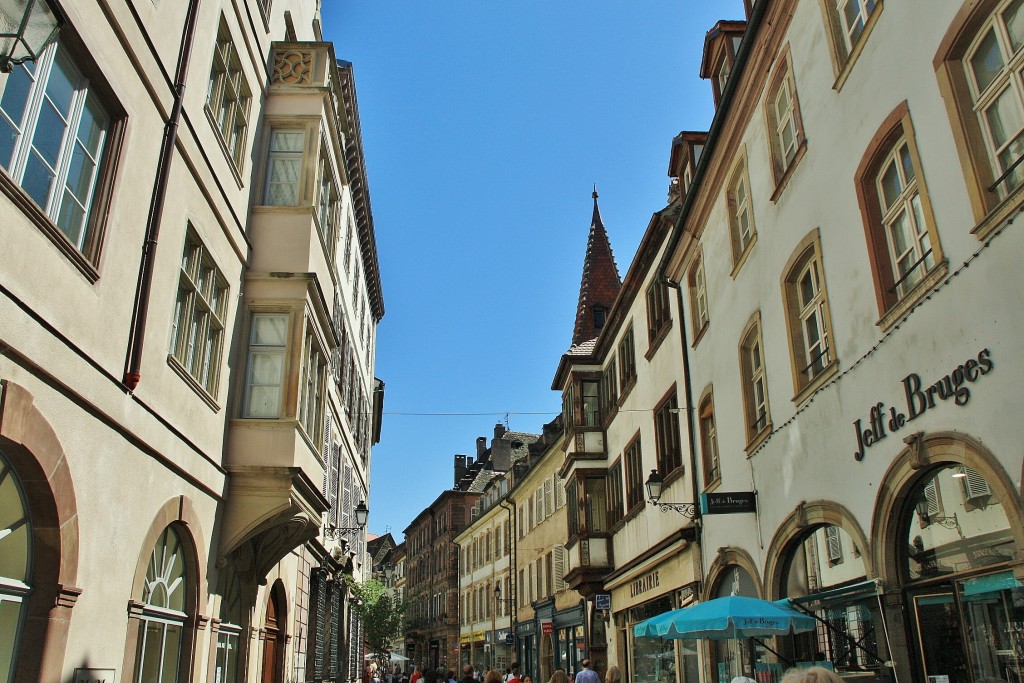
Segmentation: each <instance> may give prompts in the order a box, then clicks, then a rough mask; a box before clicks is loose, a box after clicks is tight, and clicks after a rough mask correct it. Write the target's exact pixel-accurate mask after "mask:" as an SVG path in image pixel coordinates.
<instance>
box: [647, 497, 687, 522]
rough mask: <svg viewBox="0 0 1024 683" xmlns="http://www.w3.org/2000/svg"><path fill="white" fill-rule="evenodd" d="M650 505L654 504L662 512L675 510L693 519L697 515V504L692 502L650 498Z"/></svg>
mask: <svg viewBox="0 0 1024 683" xmlns="http://www.w3.org/2000/svg"><path fill="white" fill-rule="evenodd" d="M651 505H654V506H655V507H657V508H658V509H659V510H661V511H662V512H668V511H669V510H675V511H676V512H678V513H679V514H681V515H682V516H683V517H686V518H687V519H693V518H694V517H696V515H697V506H696V505H694V504H693V503H663V502H661V501H657V502H655V501H653V500H652V501H651Z"/></svg>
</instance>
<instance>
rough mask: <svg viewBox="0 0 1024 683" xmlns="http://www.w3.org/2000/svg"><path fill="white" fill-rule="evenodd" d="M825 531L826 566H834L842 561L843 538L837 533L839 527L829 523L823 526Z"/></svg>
mask: <svg viewBox="0 0 1024 683" xmlns="http://www.w3.org/2000/svg"><path fill="white" fill-rule="evenodd" d="M823 529H824V532H825V551H826V553H825V556H826V558H827V559H828V566H830V567H834V566H836V565H837V564H842V563H843V539H842V536H841V535H840V533H839V527H837V526H833V525H831V524H829V525H826V526H825V527H823Z"/></svg>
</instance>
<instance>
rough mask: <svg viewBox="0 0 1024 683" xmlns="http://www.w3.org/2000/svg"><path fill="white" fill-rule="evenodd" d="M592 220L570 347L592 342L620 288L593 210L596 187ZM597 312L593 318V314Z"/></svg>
mask: <svg viewBox="0 0 1024 683" xmlns="http://www.w3.org/2000/svg"><path fill="white" fill-rule="evenodd" d="M593 197H594V216H593V218H591V220H590V237H589V238H588V239H587V254H586V256H585V257H584V258H583V279H582V280H581V282H580V300H579V304H578V305H577V307H576V326H575V327H574V328H573V332H572V345H573V346H578V345H579V344H582V343H583V342H587V341H590V340H592V339H595V338H596V337H597V335H598V334H599V333H600V332H601V326H602V325H603V324H604V322H605V320H604V318H605V317H606V316H607V315H608V313H609V312H610V311H611V309H612V304H613V303H615V297H616V296H618V294H619V288H621V287H622V278H620V277H619V269H618V267H617V266H616V265H615V256H614V255H613V254H612V245H611V243H610V242H609V241H608V232H607V230H605V227H604V221H602V220H601V210H600V209H599V208H598V206H597V185H595V186H594V194H593ZM595 309H597V310H598V311H599V313H598V315H597V317H596V318H595V315H594V311H595Z"/></svg>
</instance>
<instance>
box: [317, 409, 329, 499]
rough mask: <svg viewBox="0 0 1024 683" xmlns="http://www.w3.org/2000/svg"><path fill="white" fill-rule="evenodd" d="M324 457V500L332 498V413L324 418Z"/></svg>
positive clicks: (322, 491)
mask: <svg viewBox="0 0 1024 683" xmlns="http://www.w3.org/2000/svg"><path fill="white" fill-rule="evenodd" d="M323 457H324V485H323V489H322V490H321V491H320V492H321V493H323V494H324V498H328V499H329V498H330V491H331V476H330V475H331V414H330V412H328V413H327V415H325V416H324V446H323Z"/></svg>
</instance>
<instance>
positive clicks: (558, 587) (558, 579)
mask: <svg viewBox="0 0 1024 683" xmlns="http://www.w3.org/2000/svg"><path fill="white" fill-rule="evenodd" d="M565 559H566V558H565V546H564V545H556V546H555V548H554V560H553V564H554V566H555V581H554V584H555V592H556V593H557V592H559V591H563V590H565Z"/></svg>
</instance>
